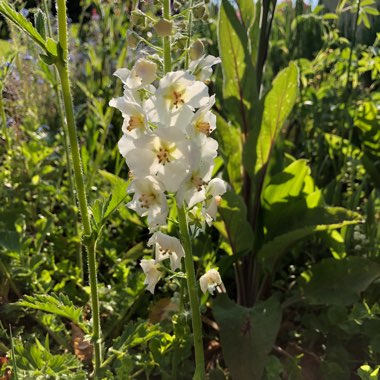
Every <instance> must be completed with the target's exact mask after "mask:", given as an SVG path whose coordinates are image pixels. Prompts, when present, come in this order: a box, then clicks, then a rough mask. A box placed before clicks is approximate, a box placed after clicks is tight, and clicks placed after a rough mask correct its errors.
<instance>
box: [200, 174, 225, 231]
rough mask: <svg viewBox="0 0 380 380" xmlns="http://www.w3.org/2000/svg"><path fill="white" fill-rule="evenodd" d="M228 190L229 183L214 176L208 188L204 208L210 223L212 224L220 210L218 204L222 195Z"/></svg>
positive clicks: (207, 220)
mask: <svg viewBox="0 0 380 380" xmlns="http://www.w3.org/2000/svg"><path fill="white" fill-rule="evenodd" d="M226 191H227V184H226V182H224V181H223V180H222V179H220V178H213V179H212V180H211V181H210V182H209V183H208V185H207V188H206V201H205V205H204V209H203V215H204V216H205V219H206V222H207V224H208V225H211V223H212V221H213V219H215V217H216V213H217V211H218V204H219V203H220V200H221V197H220V196H221V195H223V194H224V193H225V192H226Z"/></svg>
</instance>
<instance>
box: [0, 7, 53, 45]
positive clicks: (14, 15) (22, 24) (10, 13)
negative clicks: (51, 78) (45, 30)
mask: <svg viewBox="0 0 380 380" xmlns="http://www.w3.org/2000/svg"><path fill="white" fill-rule="evenodd" d="M0 13H2V14H3V16H5V17H6V18H7V19H8V20H10V21H11V22H13V23H14V24H15V25H16V26H17V27H18V28H20V29H21V30H22V31H23V32H25V33H26V34H27V35H28V36H29V37H30V38H31V39H32V40H33V41H34V42H36V43H37V45H38V46H40V47H41V48H42V49H43V50H44V51H45V52H46V51H47V50H46V44H45V40H44V38H43V37H42V36H41V34H40V33H38V31H37V30H36V29H35V28H34V26H33V25H32V24H31V23H30V22H29V21H28V20H27V19H26V18H25V17H24V16H23V15H22V14H21V13H18V12H16V11H15V10H14V9H13V8H12V7H11V6H10V5H9V4H8V2H6V1H4V0H0Z"/></svg>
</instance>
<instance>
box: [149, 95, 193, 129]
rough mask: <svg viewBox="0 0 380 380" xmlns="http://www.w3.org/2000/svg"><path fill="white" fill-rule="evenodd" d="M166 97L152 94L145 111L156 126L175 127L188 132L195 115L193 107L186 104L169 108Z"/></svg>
mask: <svg viewBox="0 0 380 380" xmlns="http://www.w3.org/2000/svg"><path fill="white" fill-rule="evenodd" d="M166 105H167V100H166V98H163V97H162V96H151V97H150V98H149V99H147V101H146V102H145V111H146V113H147V115H148V118H149V121H150V122H151V123H152V124H153V125H156V126H160V125H161V126H164V127H173V128H177V129H181V130H182V131H183V132H186V126H188V125H189V124H190V122H191V120H192V119H193V117H194V112H193V109H192V108H191V107H188V106H186V105H184V106H182V107H178V108H176V107H174V108H168V107H167V106H166Z"/></svg>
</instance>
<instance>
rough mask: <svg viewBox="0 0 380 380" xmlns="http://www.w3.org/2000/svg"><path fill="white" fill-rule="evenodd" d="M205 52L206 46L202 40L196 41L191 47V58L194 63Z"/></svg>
mask: <svg viewBox="0 0 380 380" xmlns="http://www.w3.org/2000/svg"><path fill="white" fill-rule="evenodd" d="M203 52H204V45H203V43H202V41H201V40H196V41H194V42H193V43H192V44H191V46H190V58H191V60H192V61H195V60H197V59H199V58H200V57H201V56H202V55H203Z"/></svg>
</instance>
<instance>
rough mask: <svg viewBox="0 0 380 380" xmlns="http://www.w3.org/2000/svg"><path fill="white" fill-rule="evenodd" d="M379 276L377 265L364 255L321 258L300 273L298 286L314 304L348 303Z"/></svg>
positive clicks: (356, 297) (308, 300) (351, 302)
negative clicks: (337, 258) (338, 258)
mask: <svg viewBox="0 0 380 380" xmlns="http://www.w3.org/2000/svg"><path fill="white" fill-rule="evenodd" d="M378 277H380V265H379V264H378V263H375V262H373V261H371V260H368V259H366V258H364V257H346V258H344V259H342V260H335V259H331V258H330V259H324V260H322V261H320V262H319V263H317V264H315V265H314V266H312V268H311V269H310V271H308V272H305V273H303V274H302V279H301V280H300V287H301V290H302V292H303V295H304V297H305V299H306V301H307V302H309V303H310V304H314V305H322V304H323V305H326V304H327V305H351V304H353V303H354V302H356V301H357V300H358V298H359V296H360V293H361V292H363V291H364V290H366V289H367V288H368V286H369V285H370V284H371V283H372V282H373V281H374V280H376V279H377V278H378Z"/></svg>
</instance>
